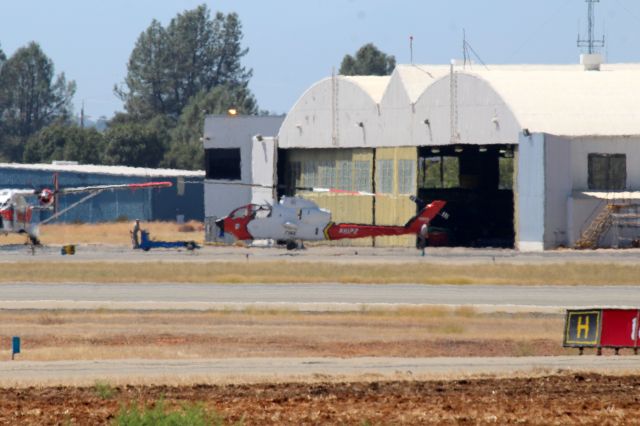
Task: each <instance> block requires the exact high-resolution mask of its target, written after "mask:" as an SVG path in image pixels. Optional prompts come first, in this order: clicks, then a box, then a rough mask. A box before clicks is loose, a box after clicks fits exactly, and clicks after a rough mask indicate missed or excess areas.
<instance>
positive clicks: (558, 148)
mask: <svg viewBox="0 0 640 426" xmlns="http://www.w3.org/2000/svg"><path fill="white" fill-rule="evenodd" d="M570 164H571V143H570V142H569V141H568V140H567V139H563V138H558V137H556V136H553V135H545V139H544V172H545V182H546V184H545V226H544V228H545V229H544V245H545V248H555V247H558V246H567V245H568V244H569V238H568V229H567V224H568V220H569V218H568V214H567V200H568V199H569V197H570V196H571V191H572V176H571V167H570V166H569V165H570Z"/></svg>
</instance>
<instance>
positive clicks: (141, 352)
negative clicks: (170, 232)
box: [0, 307, 575, 360]
mask: <svg viewBox="0 0 640 426" xmlns="http://www.w3.org/2000/svg"><path fill="white" fill-rule="evenodd" d="M562 327H563V316H562V315H557V314H531V313H528V314H525V313H523V314H500V313H494V314H483V313H478V312H475V311H474V310H473V309H470V308H458V309H450V308H438V307H430V308H413V309H409V308H406V309H401V310H397V311H367V312H356V313H300V312H293V311H286V310H282V311H269V310H266V311H261V310H248V311H245V312H224V311H222V312H179V311H178V312H140V311H137V312H120V311H116V312H110V311H100V310H98V311H80V312H75V311H45V312H30V311H0V348H9V347H10V346H11V343H10V340H11V337H12V336H15V335H18V336H21V338H22V353H21V354H20V359H22V360H82V359H85V360H86V359H123V358H153V359H181V358H226V357H290V356H298V357H313V356H321V357H327V356H336V357H360V356H396V357H429V356H533V355H562V354H575V351H569V350H565V349H563V348H562V346H561V336H562Z"/></svg>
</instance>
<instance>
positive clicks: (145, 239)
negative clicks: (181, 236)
mask: <svg viewBox="0 0 640 426" xmlns="http://www.w3.org/2000/svg"><path fill="white" fill-rule="evenodd" d="M138 248H140V249H142V250H144V251H149V250H151V249H152V248H186V249H187V250H190V251H191V250H195V249H199V248H200V246H199V245H198V244H196V242H195V241H156V240H152V239H150V238H149V231H140V245H139V246H138Z"/></svg>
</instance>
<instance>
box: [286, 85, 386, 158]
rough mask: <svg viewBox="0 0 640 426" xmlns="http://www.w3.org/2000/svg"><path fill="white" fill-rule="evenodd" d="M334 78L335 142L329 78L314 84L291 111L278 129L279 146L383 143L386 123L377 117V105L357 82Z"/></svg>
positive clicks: (349, 145) (332, 146)
mask: <svg viewBox="0 0 640 426" xmlns="http://www.w3.org/2000/svg"><path fill="white" fill-rule="evenodd" d="M335 81H336V84H337V85H338V90H337V93H338V96H337V99H338V102H337V119H336V123H337V127H336V129H337V131H336V135H337V139H336V144H335V145H334V142H333V137H332V136H333V115H332V108H333V88H332V79H331V78H327V79H324V80H321V81H319V82H318V83H316V84H314V85H313V86H311V87H310V88H309V89H308V90H307V91H306V92H305V93H304V94H303V95H302V97H301V98H300V99H299V100H298V101H297V102H296V104H295V105H294V106H293V108H292V109H291V111H289V113H288V114H287V117H286V119H285V120H284V122H283V123H282V127H281V128H280V131H279V132H278V146H279V147H280V148H296V147H304V148H337V147H343V148H354V147H367V146H379V145H380V144H381V136H382V129H381V126H382V125H383V124H382V122H381V121H380V119H379V117H378V105H377V104H376V103H375V102H374V101H373V99H372V98H371V96H369V95H368V94H367V93H366V92H365V91H364V90H363V89H362V88H361V87H360V86H358V85H357V84H355V83H354V82H352V81H349V80H347V79H344V78H342V77H339V76H338V77H336V79H335ZM358 123H363V126H362V127H360V126H358Z"/></svg>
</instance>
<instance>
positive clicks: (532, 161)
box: [516, 133, 545, 251]
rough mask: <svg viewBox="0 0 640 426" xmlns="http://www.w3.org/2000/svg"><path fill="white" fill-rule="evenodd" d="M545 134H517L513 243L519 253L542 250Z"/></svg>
mask: <svg viewBox="0 0 640 426" xmlns="http://www.w3.org/2000/svg"><path fill="white" fill-rule="evenodd" d="M544 140H545V135H544V134H539V133H534V134H532V135H531V136H524V135H520V142H519V146H518V178H517V192H518V197H517V202H518V214H519V215H520V217H519V218H518V220H517V223H518V230H517V233H516V234H517V241H516V246H517V247H518V249H519V250H521V251H542V250H544V231H545V228H544V219H545V167H544V161H545V154H544V149H545V145H544Z"/></svg>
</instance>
